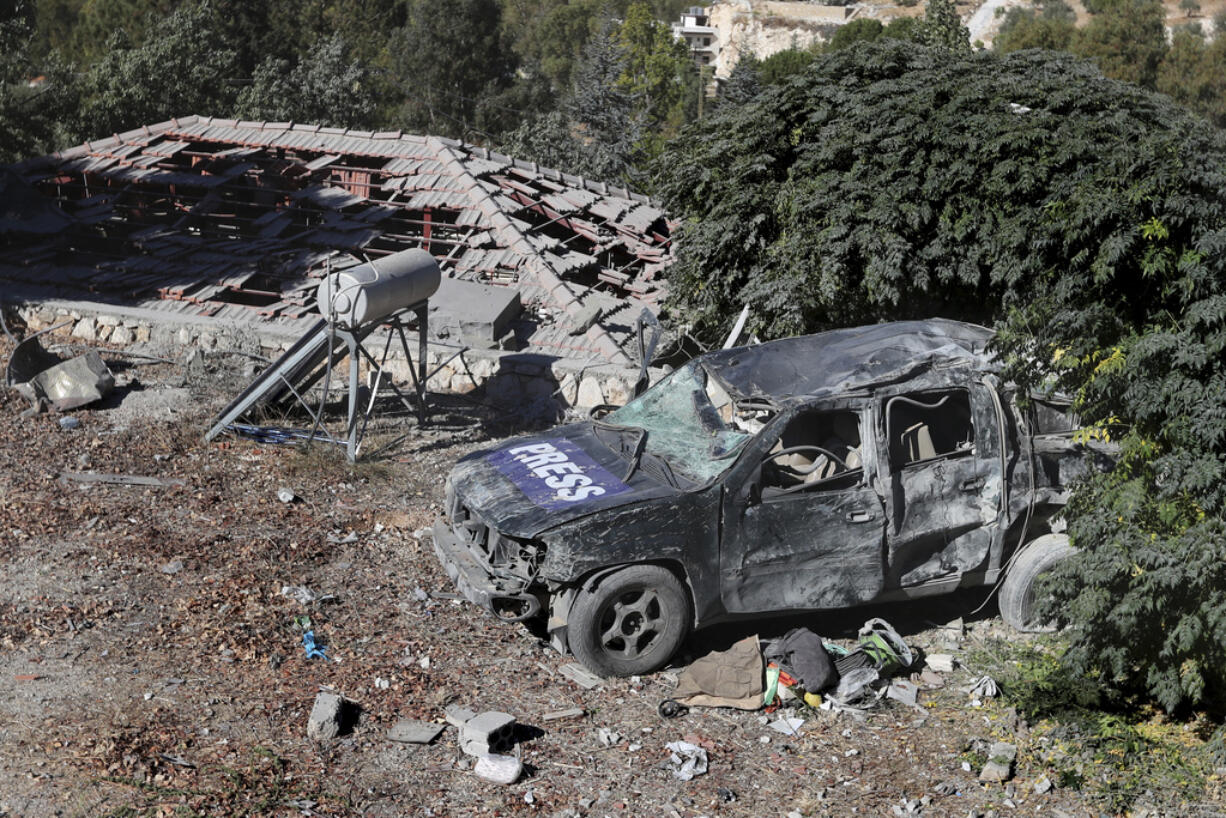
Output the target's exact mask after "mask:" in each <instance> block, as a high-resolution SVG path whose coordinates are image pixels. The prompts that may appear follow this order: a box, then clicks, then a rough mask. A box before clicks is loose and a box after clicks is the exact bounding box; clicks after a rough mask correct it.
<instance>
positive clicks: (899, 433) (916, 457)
mask: <svg viewBox="0 0 1226 818" xmlns="http://www.w3.org/2000/svg"><path fill="white" fill-rule="evenodd" d="M886 417H887V423H886V429H887V431H886V434H887V435H888V437H889V443H890V464H891V465H892V466H893V467H894V468H902V467H903V466H908V465H910V464H912V463H920V462H923V461H925V460H932V459H934V458H940V457H953V456H957V455H960V454H964V453H967V452H970V451H971V450H972V448H973V447H974V442H975V427H974V424H973V423H972V421H971V400H970V393H969V392H967V391H966V390H965V389H950V390H946V391H941V392H920V393H912V394H909V395H896V396H894V397H892V398H890V399H889V400H887V401H886Z"/></svg>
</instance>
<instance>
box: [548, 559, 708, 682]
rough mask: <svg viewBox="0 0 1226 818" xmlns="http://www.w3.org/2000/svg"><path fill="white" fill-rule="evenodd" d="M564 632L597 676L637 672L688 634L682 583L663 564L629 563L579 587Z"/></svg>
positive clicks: (658, 661) (662, 658)
mask: <svg viewBox="0 0 1226 818" xmlns="http://www.w3.org/2000/svg"><path fill="white" fill-rule="evenodd" d="M569 620H570V621H569V625H568V628H567V638H568V640H569V642H570V649H571V652H573V653H574V654H575V658H576V659H578V660H579V661H580V662H582V663H583V664H584V665H586V666H587V667H588V668H589V669H590V670H592V671H593V672H595V673H597V674H599V675H601V676H635V675H638V674H642V673H650V672H651V671H653V670H656V669H657V668H659V667H661V666H663V665H664V663H665V662H667V661H668V660H669V659H670V658H672V656H673V654H674V653H676V652H677V649H678V648H679V647H681V643H682V642H683V641H685V637H686V636H688V635H689V632H690V627H691V623H692V620H693V614H692V612H691V610H690V600H689V595H688V594H687V593H686V591H685V586H683V585H682V584H681V581H680V580H678V579H677V577H676V576H674V575H673V573H672V572H671V571H669V570H668V569H667V568H662V567H660V566H659V565H632V566H630V567H628V568H623V569H622V570H620V571H617V572H616V573H614V574H610V575H609V576H607V577H605V578H604V579H603V580H601V581H600V583H599V584H598V585H597V586H596V587H595V588H593V589H592V590H590V591H588V590H581V591H579V593H578V594H577V595H576V596H575V603H574V605H573V606H572V607H571V609H570V617H569Z"/></svg>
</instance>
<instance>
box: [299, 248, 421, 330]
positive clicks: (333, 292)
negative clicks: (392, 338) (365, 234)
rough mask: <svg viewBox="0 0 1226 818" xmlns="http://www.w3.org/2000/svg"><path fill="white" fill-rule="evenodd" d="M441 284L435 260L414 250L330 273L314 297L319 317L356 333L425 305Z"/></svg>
mask: <svg viewBox="0 0 1226 818" xmlns="http://www.w3.org/2000/svg"><path fill="white" fill-rule="evenodd" d="M441 280H442V273H441V272H440V270H439V267H438V262H437V261H435V260H434V256H432V255H430V254H429V253H427V252H426V251H425V250H422V249H418V248H415V249H412V250H402V251H400V252H399V253H393V254H392V255H390V256H386V257H384V258H381V259H376V260H374V261H368V262H366V263H365V264H359V265H358V266H356V267H350V268H349V269H347V270H339V271H337V272H334V273H329V274H328V275H327V276H325V277H324V280H323V281H321V282H320V284H319V289H318V290H317V291H316V294H315V297H316V300H317V302H318V306H319V312H320V314H321V315H323V316H324V317H325V318H327V319H329V320H333V319H335V321H336V323H337V325H338V326H340V327H344V328H346V329H356V328H358V327H361V326H365V325H366V324H371V323H374V322H376V321H380V320H382V319H384V318H386V317H387V316H389V315H391V314H392V313H394V312H397V311H398V310H402V309H404V308H405V307H408V306H411V305H413V304H417V303H420V302H422V301H425V300H426V299H427V298H429V297H430V296H432V295H434V293H435V291H436V290H438V285H439V281H441Z"/></svg>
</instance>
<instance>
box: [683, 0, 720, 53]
mask: <svg viewBox="0 0 1226 818" xmlns="http://www.w3.org/2000/svg"><path fill="white" fill-rule="evenodd" d="M718 37H719V32H717V31H716V30H715V29H714V28H712V27H711V24H710V18H709V17H707V10H706V9H705V8H703V7H702V6H690V7H689V9H687V10H686V11H685V12H684V13H683V14H682V15H681V20H679V21H678V22H676V23H673V39H674V40H685V44H686V45H688V46H689V47H690V53H691V54H692V55H694V62H695V63H697V64H698V65H711V64H712V63H714V62H715V57H716V56H717V55H718V54H719V41H718Z"/></svg>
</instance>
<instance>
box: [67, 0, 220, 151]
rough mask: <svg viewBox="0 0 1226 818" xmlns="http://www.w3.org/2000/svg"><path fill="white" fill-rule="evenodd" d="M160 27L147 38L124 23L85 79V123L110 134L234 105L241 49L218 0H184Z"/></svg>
mask: <svg viewBox="0 0 1226 818" xmlns="http://www.w3.org/2000/svg"><path fill="white" fill-rule="evenodd" d="M158 32H159V36H158V37H156V38H149V39H147V40H146V41H145V42H144V43H141V44H139V45H137V44H133V43H132V42H131V41H130V40H129V39H128V38H127V37H126V35H125V33H124V32H123V30H122V29H121V30H120V31H118V32H116V33H115V34H113V35H112V36H111V39H110V40H109V41H108V44H107V53H106V55H105V56H104V57H103V58H102V59H100V60H99V61H98V62H96V63H94V65H93V66H91V67H90V69H89V71H88V72H87V73H86V75H85V77H84V78H83V80H82V92H83V96H84V102H83V104H82V109H81V115H80V122H79V125H78V128H77V130H78V131H80V132H81V133H86V134H110V133H117V132H120V131H124V130H127V129H129V128H133V127H136V126H138V125H143V124H147V123H150V122H161V121H163V120H167V119H170V118H171V117H175V116H182V115H184V114H189V113H192V114H202V115H224V114H226V113H229V112H230V111H231V110H233V105H234V98H235V96H236V87H237V84H236V80H237V79H238V77H239V76H240V70H239V66H238V61H237V57H238V54H237V51H236V50H235V48H234V47H233V43H232V42H231V41H230V40H228V38H227V32H226V31H225V29H224V28H223V26H222V24H221V23H220V22H219V21H218V19H217V14H216V11H215V10H214V9H213V7H212V6H211V4H210V3H209V2H207V0H205V1H204V2H200V3H184V4H183V5H182V6H180V7H179V8H178V9H176V10H175V11H174V12H173V13H171V14H170V15H168V16H167V17H166V18H165V19H164V20H163V21H162V22H161V23H160V24H159V27H158Z"/></svg>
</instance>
